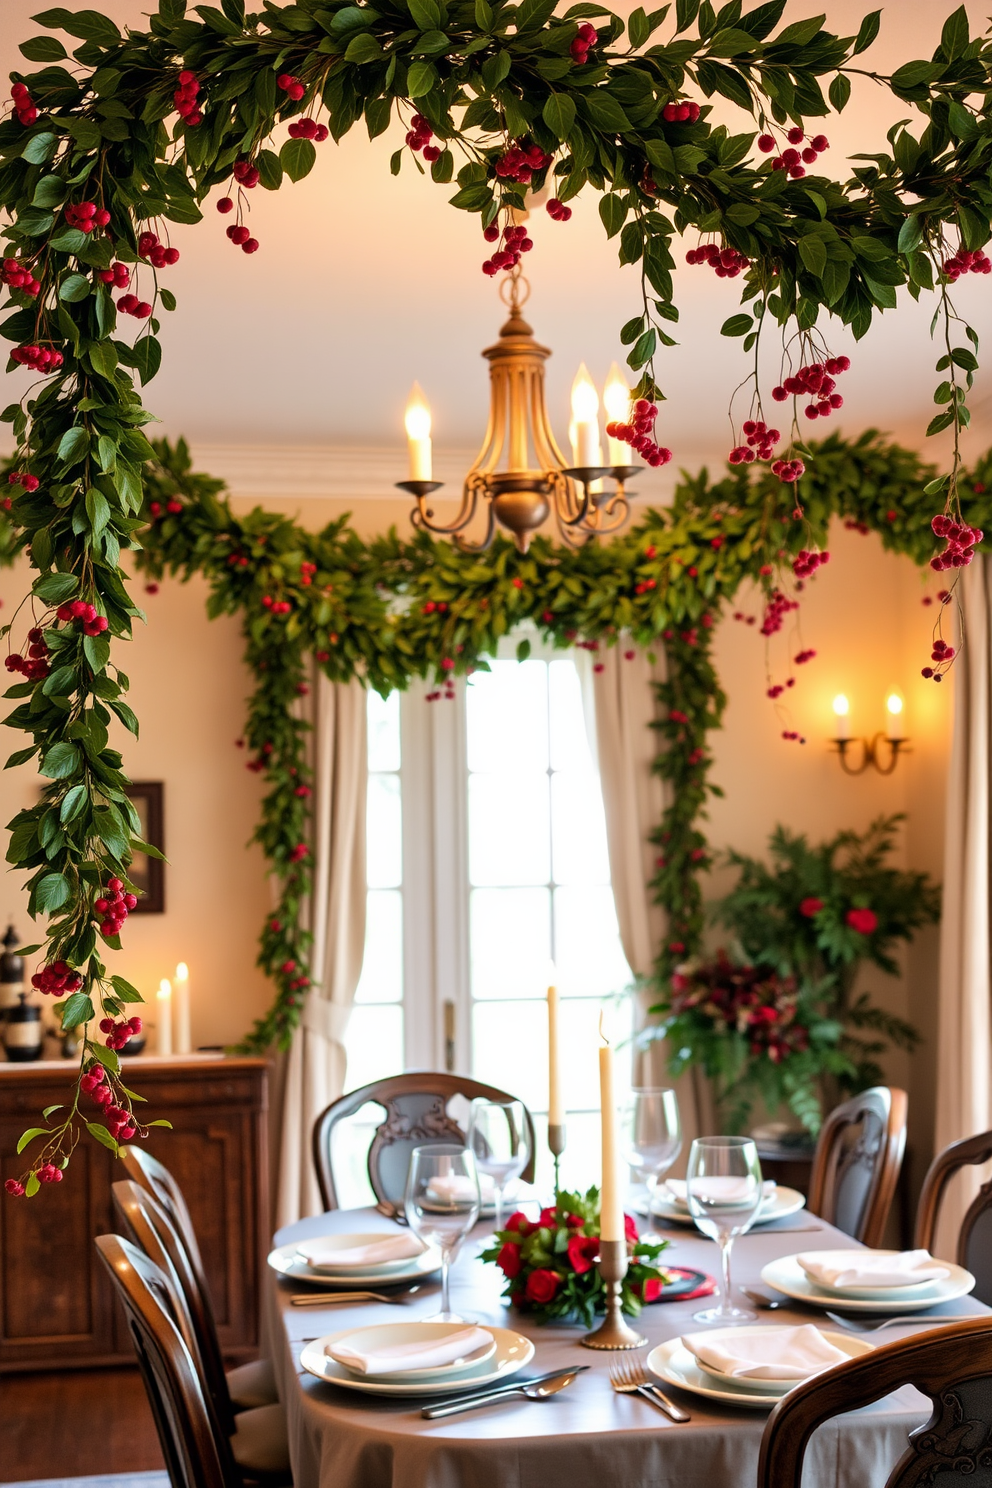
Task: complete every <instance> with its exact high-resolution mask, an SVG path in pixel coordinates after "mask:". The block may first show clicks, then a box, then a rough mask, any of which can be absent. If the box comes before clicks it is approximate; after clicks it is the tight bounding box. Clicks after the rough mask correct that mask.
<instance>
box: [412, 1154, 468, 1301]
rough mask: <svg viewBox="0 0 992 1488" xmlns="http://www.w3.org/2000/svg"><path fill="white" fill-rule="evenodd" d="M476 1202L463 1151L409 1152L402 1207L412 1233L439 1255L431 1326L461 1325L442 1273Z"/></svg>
mask: <svg viewBox="0 0 992 1488" xmlns="http://www.w3.org/2000/svg"><path fill="white" fill-rule="evenodd" d="M481 1202H482V1201H481V1199H480V1197H479V1174H478V1171H477V1169H476V1166H475V1158H474V1156H473V1155H472V1153H471V1151H470V1150H469V1148H467V1147H458V1146H456V1145H454V1144H453V1143H452V1144H450V1145H449V1144H446V1143H439V1144H438V1145H437V1146H432V1147H414V1149H413V1151H412V1152H411V1153H410V1170H409V1172H408V1173H407V1179H406V1195H405V1198H404V1205H403V1207H404V1209H405V1212H406V1219H407V1224H408V1225H409V1226H410V1228H411V1230H413V1232H414V1234H415V1235H419V1236H420V1238H421V1240H426V1241H427V1243H428V1244H429V1245H436V1246H437V1248H438V1250H439V1251H440V1252H441V1311H440V1312H439V1313H435V1315H434V1320H435V1321H437V1322H442V1323H461V1322H465V1321H466V1319H465V1318H462V1317H459V1315H458V1313H456V1312H452V1310H451V1300H450V1298H449V1295H448V1271H449V1269H450V1266H451V1263H452V1261H453V1260H454V1259H455V1257H456V1256H457V1254H458V1252H459V1250H460V1248H461V1243H462V1241H463V1240H464V1239H465V1236H466V1235H467V1234H468V1232H469V1230H471V1228H472V1226H473V1225H474V1224H475V1222H476V1220H477V1219H478V1217H479V1209H480V1207H481Z"/></svg>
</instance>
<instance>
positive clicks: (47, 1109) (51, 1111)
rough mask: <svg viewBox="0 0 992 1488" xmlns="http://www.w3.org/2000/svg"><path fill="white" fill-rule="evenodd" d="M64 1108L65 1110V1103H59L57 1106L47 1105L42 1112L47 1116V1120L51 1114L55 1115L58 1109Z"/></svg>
mask: <svg viewBox="0 0 992 1488" xmlns="http://www.w3.org/2000/svg"><path fill="white" fill-rule="evenodd" d="M64 1110H65V1107H64V1106H63V1105H61V1104H59V1105H57V1106H46V1107H45V1109H44V1110H43V1111H42V1113H41V1114H42V1116H43V1117H44V1118H45V1120H46V1121H47V1120H48V1118H49V1116H52V1115H54V1113H55V1112H56V1111H64Z"/></svg>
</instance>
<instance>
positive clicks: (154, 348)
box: [132, 140, 313, 387]
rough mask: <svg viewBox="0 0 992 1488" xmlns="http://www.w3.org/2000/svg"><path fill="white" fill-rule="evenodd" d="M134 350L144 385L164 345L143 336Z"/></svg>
mask: <svg viewBox="0 0 992 1488" xmlns="http://www.w3.org/2000/svg"><path fill="white" fill-rule="evenodd" d="M289 143H290V144H291V145H307V144H310V141H309V140H290V142H289ZM310 148H311V150H312V149H313V145H310ZM132 351H133V355H134V366H135V368H136V369H137V372H138V376H139V377H140V378H141V385H142V387H144V386H145V385H146V383H149V382H151V380H152V378H153V377H154V376H155V374H156V372H157V371H158V369H159V367H160V366H161V365H162V345H161V342H160V341H158V340H157V339H156V338H155V337H154V336H142V337H141V339H140V340H139V341H136V342H135V343H134V346H133V348H132Z"/></svg>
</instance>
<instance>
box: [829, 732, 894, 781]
mask: <svg viewBox="0 0 992 1488" xmlns="http://www.w3.org/2000/svg"><path fill="white" fill-rule="evenodd" d="M830 742H831V744H832V745H833V746H834V748H835V749H836V750H837V753H838V754H839V755H840V767H841V769H842V770H843V771H844V774H845V775H863V774H864V772H865V771H866V770H867V768H868V766H869V765H872V766H873V767H874V768H875V769H876V770H877V771H878V773H879V774H880V775H891V774H892V771H893V770H894V769H895V767H896V764H897V763H898V760H899V756H900V754H908V753H909V752H910V750H909V740H908V739H893V738H891V737H890V736H889V735H888V734H883V733H877V734H873V735H872V737H871V738H870V739H831V740H830ZM886 744H887V745H888V746H889V757H888V760H887V761H886V763H885V764H883V763H882V750H883V746H884V745H886ZM857 745H860V746H861V763H860V764H858V765H853V764H850V763H849V762H848V753H849V752H850V753H851V758H852V759H853V757H854V749H855V746H857Z"/></svg>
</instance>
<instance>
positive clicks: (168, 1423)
mask: <svg viewBox="0 0 992 1488" xmlns="http://www.w3.org/2000/svg"><path fill="white" fill-rule="evenodd" d="M96 1248H97V1251H98V1252H99V1254H100V1258H101V1260H102V1261H103V1263H104V1265H105V1266H106V1268H107V1270H108V1272H109V1273H110V1278H111V1281H112V1282H113V1285H114V1289H115V1291H116V1292H117V1295H118V1296H119V1298H120V1300H121V1304H122V1306H123V1308H124V1316H125V1319H126V1321H127V1327H128V1332H129V1333H130V1335H131V1340H132V1342H133V1344H134V1348H135V1352H136V1353H137V1355H138V1365H139V1367H140V1369H141V1374H142V1378H143V1379H144V1383H145V1389H146V1391H147V1393H148V1401H149V1404H150V1405H151V1408H152V1415H153V1416H154V1418H155V1426H156V1429H157V1431H158V1437H159V1442H160V1443H161V1446H162V1455H163V1456H164V1458H165V1465H166V1468H167V1469H168V1473H169V1482H170V1483H171V1485H172V1488H242V1478H241V1474H240V1472H239V1471H238V1469H237V1467H236V1466H235V1462H234V1457H233V1455H232V1453H231V1448H230V1444H229V1443H228V1441H227V1438H226V1437H225V1436H224V1434H223V1433H222V1432H219V1431H217V1429H216V1427H215V1424H214V1421H213V1418H212V1415H211V1411H210V1407H209V1405H208V1403H207V1399H206V1396H205V1394H204V1392H203V1388H202V1385H201V1383H200V1379H199V1376H198V1373H197V1368H196V1364H195V1362H194V1360H193V1357H192V1355H191V1354H190V1351H189V1349H188V1348H187V1347H186V1344H185V1343H184V1342H183V1339H182V1336H181V1334H180V1331H179V1328H178V1327H177V1325H176V1314H175V1312H174V1309H173V1298H172V1296H171V1295H170V1283H169V1282H168V1280H167V1278H166V1276H165V1274H164V1273H163V1272H162V1271H161V1270H160V1269H159V1268H158V1267H157V1266H156V1265H155V1264H154V1262H153V1261H151V1260H149V1258H148V1256H146V1255H145V1253H144V1252H143V1251H142V1250H140V1249H139V1248H138V1246H136V1245H132V1244H131V1243H130V1241H128V1240H123V1239H122V1238H121V1237H120V1236H119V1235H99V1236H97V1239H96Z"/></svg>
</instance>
